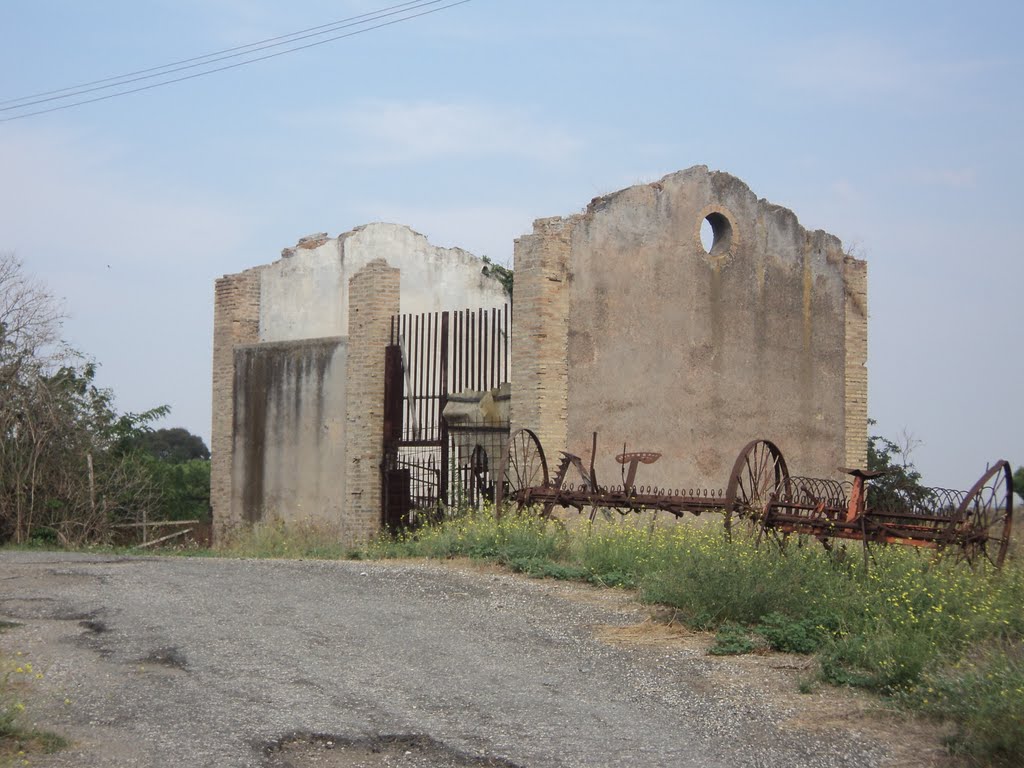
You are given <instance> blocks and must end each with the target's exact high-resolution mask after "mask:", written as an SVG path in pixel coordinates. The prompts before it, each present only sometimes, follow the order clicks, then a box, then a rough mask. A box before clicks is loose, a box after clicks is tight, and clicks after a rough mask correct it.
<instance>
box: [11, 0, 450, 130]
mask: <svg viewBox="0 0 1024 768" xmlns="http://www.w3.org/2000/svg"><path fill="white" fill-rule="evenodd" d="M438 2H442V0H429V2H422V0H420V2H419V4H418V5H416V4H413V3H403V4H402V5H412V6H413V7H411V8H406V9H405V10H404V11H396V12H395V13H406V12H408V11H413V10H417V9H419V8H423V7H425V6H427V5H433V4H435V3H438ZM468 2H470V0H456V1H455V2H450V3H448V4H447V5H442V6H440V7H437V8H430V9H428V10H425V11H422V12H420V13H414V14H410V15H408V16H403V17H401V18H397V19H391V20H389V21H385V22H383V23H381V24H376V25H374V26H369V27H364V28H362V29H357V30H354V31H352V32H346V33H345V34H343V35H336V36H334V37H328V38H326V39H324V40H317V41H315V42H312V43H306V44H305V45H299V46H295V47H294V48H287V49H285V50H283V51H277V52H275V53H268V54H266V55H264V56H257V57H255V58H252V59H247V60H246V61H238V62H235V63H234V64H226V65H224V66H222V67H214V68H213V69H207V70H204V71H202V72H195V73H193V74H191V75H183V76H181V77H175V78H171V79H170V80H162V81H160V82H158V83H150V84H149V85H142V86H139V87H137V88H129V89H127V90H124V91H117V92H116V93H108V94H107V95H105V96H96V97H93V98H91V99H83V100H81V101H74V102H71V103H69V104H60V105H58V106H55V107H48V108H47V109H39V110H35V111H33V112H25V113H24V114H20V115H12V116H10V117H2V118H0V123H7V122H11V121H12V120H21V119H23V118H26V117H34V116H36V115H45V114H47V113H49V112H58V111H60V110H62V109H70V108H72V107H79V106H82V105H83V104H93V103H95V102H97V101H106V100H108V99H113V98H116V97H118V96H127V95H128V94H130V93H139V92H140V91H148V90H152V89H153V88H159V87H161V86H163V85H171V84H172V83H180V82H183V81H185V80H194V79H195V78H197V77H202V76H203V75H212V74H214V73H215V72H224V71H225V70H229V69H237V68H238V67H243V66H245V65H246V64H255V63H256V62H258V61H266V60H267V59H274V58H277V57H278V56H284V55H285V54H287V53H295V52H296V51H302V50H305V49H307V48H314V47H316V46H318V45H325V44H326V43H331V42H335V41H337V40H343V39H345V38H347V37H354V36H355V35H360V34H363V33H364V32H371V31H373V30H375V29H381V28H382V27H389V26H392V25H393V24H398V23H400V22H403V21H410V20H412V19H417V18H419V17H420V16H428V15H430V14H432V13H437V12H438V11H443V10H446V9H448V8H454V7H455V6H457V5H465V4H466V3H468ZM397 7H399V6H392V8H397ZM381 10H382V11H386V10H388V9H381ZM373 13H380V12H378V11H374V12H371V13H370V14H363V16H368V15H373ZM391 15H394V13H381V15H379V16H376V17H375V18H373V19H368V20H366V21H376V20H378V19H382V18H385V17H386V16H391ZM353 18H359V17H353ZM366 21H363V22H360V23H366ZM326 26H332V25H326ZM350 26H355V25H353V24H344V25H342V26H338V27H336V28H337V29H344V28H346V27H350ZM313 29H316V27H314V28H313ZM303 31H305V30H303ZM331 31H335V30H333V29H332V30H328V32H331ZM298 34H300V33H292V35H282V36H281V37H282V38H283V37H294V35H298ZM319 34H320V35H322V34H326V33H325V32H321V33H319ZM316 36H318V35H305V37H295V38H294V39H293V40H289V41H288V42H295V41H296V40H302V39H305V38H309V37H316ZM275 39H279V38H270V40H275ZM261 42H267V41H261ZM282 44H283V43H278V45H282ZM256 45H260V43H251V44H250V45H247V46H239V48H249V47H252V46H256ZM272 47H275V46H272V45H267V46H264V47H263V48H255V49H254V50H253V51H249V53H253V52H256V51H258V50H263V49H266V48H272ZM228 50H235V49H228ZM218 53H226V51H224V52H218ZM216 55H218V54H208V55H207V56H199V57H196V58H198V59H203V58H209V57H210V56H216ZM240 55H241V54H240ZM227 58H233V57H231V56H224V57H222V58H221V59H214V60H211V61H208V62H205V64H212V63H215V62H216V61H222V60H224V59H227ZM192 60H194V59H188V60H185V61H192ZM177 63H183V62H177ZM205 64H204V65H205ZM204 65H193V67H180V68H178V69H171V70H168V71H166V72H161V73H159V74H155V75H150V76H149V78H146V77H139V78H135V80H125V79H121V78H108V79H109V80H120V82H116V83H113V84H112V85H110V86H106V87H110V88H115V87H117V86H120V85H126V84H128V83H130V82H137V81H139V80H145V79H151V78H153V77H162V76H163V75H168V74H171V73H172V72H176V71H181V70H183V69H191V68H194V67H195V66H204ZM171 66H174V65H173V64H171V65H165V66H164V67H154V68H153V70H159V69H166V68H167V67H171ZM142 71H152V70H142ZM123 77H127V75H125V76H123ZM98 82H105V81H94V83H98ZM94 83H86V84H83V85H92V84H94ZM75 87H76V86H72V87H71V88H64V89H60V91H51V92H50V93H58V92H61V91H68V90H73V89H74V88H75ZM79 87H81V86H79ZM95 90H103V89H102V88H90V89H87V90H81V91H77V92H74V93H69V94H67V95H65V96H62V97H56V98H57V99H61V98H73V97H74V96H78V95H82V94H84V93H89V92H91V91H95ZM37 95H38V96H43V95H44V94H37ZM31 98H33V97H32V96H26V97H23V98H22V99H14V101H23V100H25V99H31ZM51 100H52V99H40V101H37V102H31V103H24V104H20V105H17V106H13V107H5V108H3V109H0V112H2V111H8V110H16V109H23V108H25V107H27V106H31V105H32V104H38V103H42V102H44V101H51ZM3 103H9V102H3Z"/></svg>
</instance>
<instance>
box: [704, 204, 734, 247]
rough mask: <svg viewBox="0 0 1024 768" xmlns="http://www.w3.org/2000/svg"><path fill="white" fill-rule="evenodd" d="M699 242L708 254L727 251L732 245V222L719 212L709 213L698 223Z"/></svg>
mask: <svg viewBox="0 0 1024 768" xmlns="http://www.w3.org/2000/svg"><path fill="white" fill-rule="evenodd" d="M700 242H701V245H703V246H704V252H705V253H707V254H708V255H709V256H719V255H721V254H725V253H728V252H729V248H730V247H731V246H732V224H730V223H729V220H728V219H727V218H725V216H723V215H722V214H720V213H717V212H716V213H709V214H708V215H707V217H706V218H705V219H704V221H703V222H701V225H700Z"/></svg>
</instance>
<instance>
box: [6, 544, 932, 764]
mask: <svg viewBox="0 0 1024 768" xmlns="http://www.w3.org/2000/svg"><path fill="white" fill-rule="evenodd" d="M0 619H9V620H13V621H17V622H18V623H19V625H20V626H18V627H16V628H14V629H12V630H9V631H7V632H4V633H2V634H0V646H2V647H3V648H4V649H5V650H6V651H8V652H11V653H16V652H21V653H22V654H24V656H25V658H27V659H31V660H32V662H33V664H34V665H35V667H36V668H38V669H42V670H43V671H44V673H45V677H44V678H43V679H42V680H40V681H37V684H36V685H35V688H36V691H35V694H34V695H33V697H32V698H31V699H30V712H29V714H30V715H31V717H32V718H33V719H34V720H35V721H36V722H38V723H39V724H40V725H41V726H45V727H47V728H50V729H52V730H55V731H57V732H59V733H61V734H63V735H65V736H66V737H68V738H69V739H71V741H72V743H73V745H72V747H71V748H70V749H68V750H66V751H64V752H62V753H59V754H57V755H52V756H43V755H36V756H33V757H32V759H31V764H32V765H35V766H42V767H44V768H45V767H46V766H53V767H57V766H83V765H89V766H97V767H100V768H105V767H106V766H119V767H121V766H252V767H254V768H284V767H285V766H294V767H295V768H300V767H305V766H323V767H324V768H351V767H353V766H365V767H366V768H378V767H379V766H399V767H402V768H404V767H406V766H409V767H412V766H443V767H447V766H486V765H493V766H506V767H509V766H512V767H514V766H523V767H525V766H531V767H532V766H620V765H629V766H640V765H662V766H701V767H705V766H730V768H731V767H732V766H765V767H767V766H787V768H800V767H801V766H837V767H840V766H857V767H860V766H949V765H951V763H949V762H948V761H947V759H946V758H945V757H944V756H943V752H942V749H941V745H940V739H941V735H940V734H939V733H938V732H937V731H936V730H935V729H934V728H932V727H931V726H928V725H926V724H921V723H918V722H916V721H913V720H906V719H902V718H898V717H895V716H894V715H892V714H891V713H885V712H881V711H879V710H878V709H877V704H875V703H874V702H873V701H872V700H871V699H869V698H868V697H864V696H859V695H856V694H853V693H851V692H846V691H837V690H834V689H828V688H823V689H818V690H816V691H815V692H813V693H810V694H800V693H799V692H798V687H799V682H800V680H801V679H805V678H806V676H807V674H808V673H807V670H806V668H805V665H806V661H805V660H804V659H801V658H799V657H790V656H784V655H779V654H770V655H766V656H751V657H740V658H724V659H723V658H715V657H711V656H708V655H706V647H707V643H708V639H707V638H706V637H704V636H701V635H695V634H690V633H686V632H684V631H681V630H678V629H673V628H668V627H665V626H663V625H660V624H657V623H652V622H651V621H650V620H649V612H648V610H647V609H646V608H644V607H642V606H640V605H637V604H636V603H634V602H633V601H632V600H631V599H630V598H629V596H628V595H626V594H624V593H622V592H619V591H615V590H598V589H593V588H590V587H585V586H580V585H571V584H564V583H559V582H550V581H533V580H528V579H524V578H520V577H517V576H512V575H508V574H505V573H501V572H497V571H494V570H491V569H486V568H485V569H481V568H475V567H471V566H468V565H461V566H447V565H439V564H426V563H355V562H317V561H242V560H219V559H181V558H166V559H164V558H102V557H87V556H83V555H67V554H56V553H18V552H4V553H0Z"/></svg>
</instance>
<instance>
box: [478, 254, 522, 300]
mask: <svg viewBox="0 0 1024 768" xmlns="http://www.w3.org/2000/svg"><path fill="white" fill-rule="evenodd" d="M481 259H482V260H483V262H484V268H483V269H482V270H481V271H482V272H483V274H484V275H485V276H486V277H493V278H494V279H495V280H497V281H498V282H499V283H501V287H502V288H504V289H505V295H506V296H508V297H509V298H510V299H511V298H512V286H513V283H514V282H515V273H514V272H513V271H512V270H511V269H509V268H508V267H506V266H502V265H501V264H498V263H497V262H494V261H491V259H490V258H489V257H487V256H482V257H481Z"/></svg>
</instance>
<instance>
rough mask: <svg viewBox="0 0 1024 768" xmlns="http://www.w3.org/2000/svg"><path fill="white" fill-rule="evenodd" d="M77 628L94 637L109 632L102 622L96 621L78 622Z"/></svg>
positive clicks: (108, 628)
mask: <svg viewBox="0 0 1024 768" xmlns="http://www.w3.org/2000/svg"><path fill="white" fill-rule="evenodd" d="M78 626H80V627H82V629H84V630H86V631H87V632H91V633H93V634H94V635H99V634H102V633H104V632H109V631H110V627H108V626H107V625H106V624H104V623H103V622H102V621H97V620H96V619H85V620H84V621H80V622H78Z"/></svg>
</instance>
